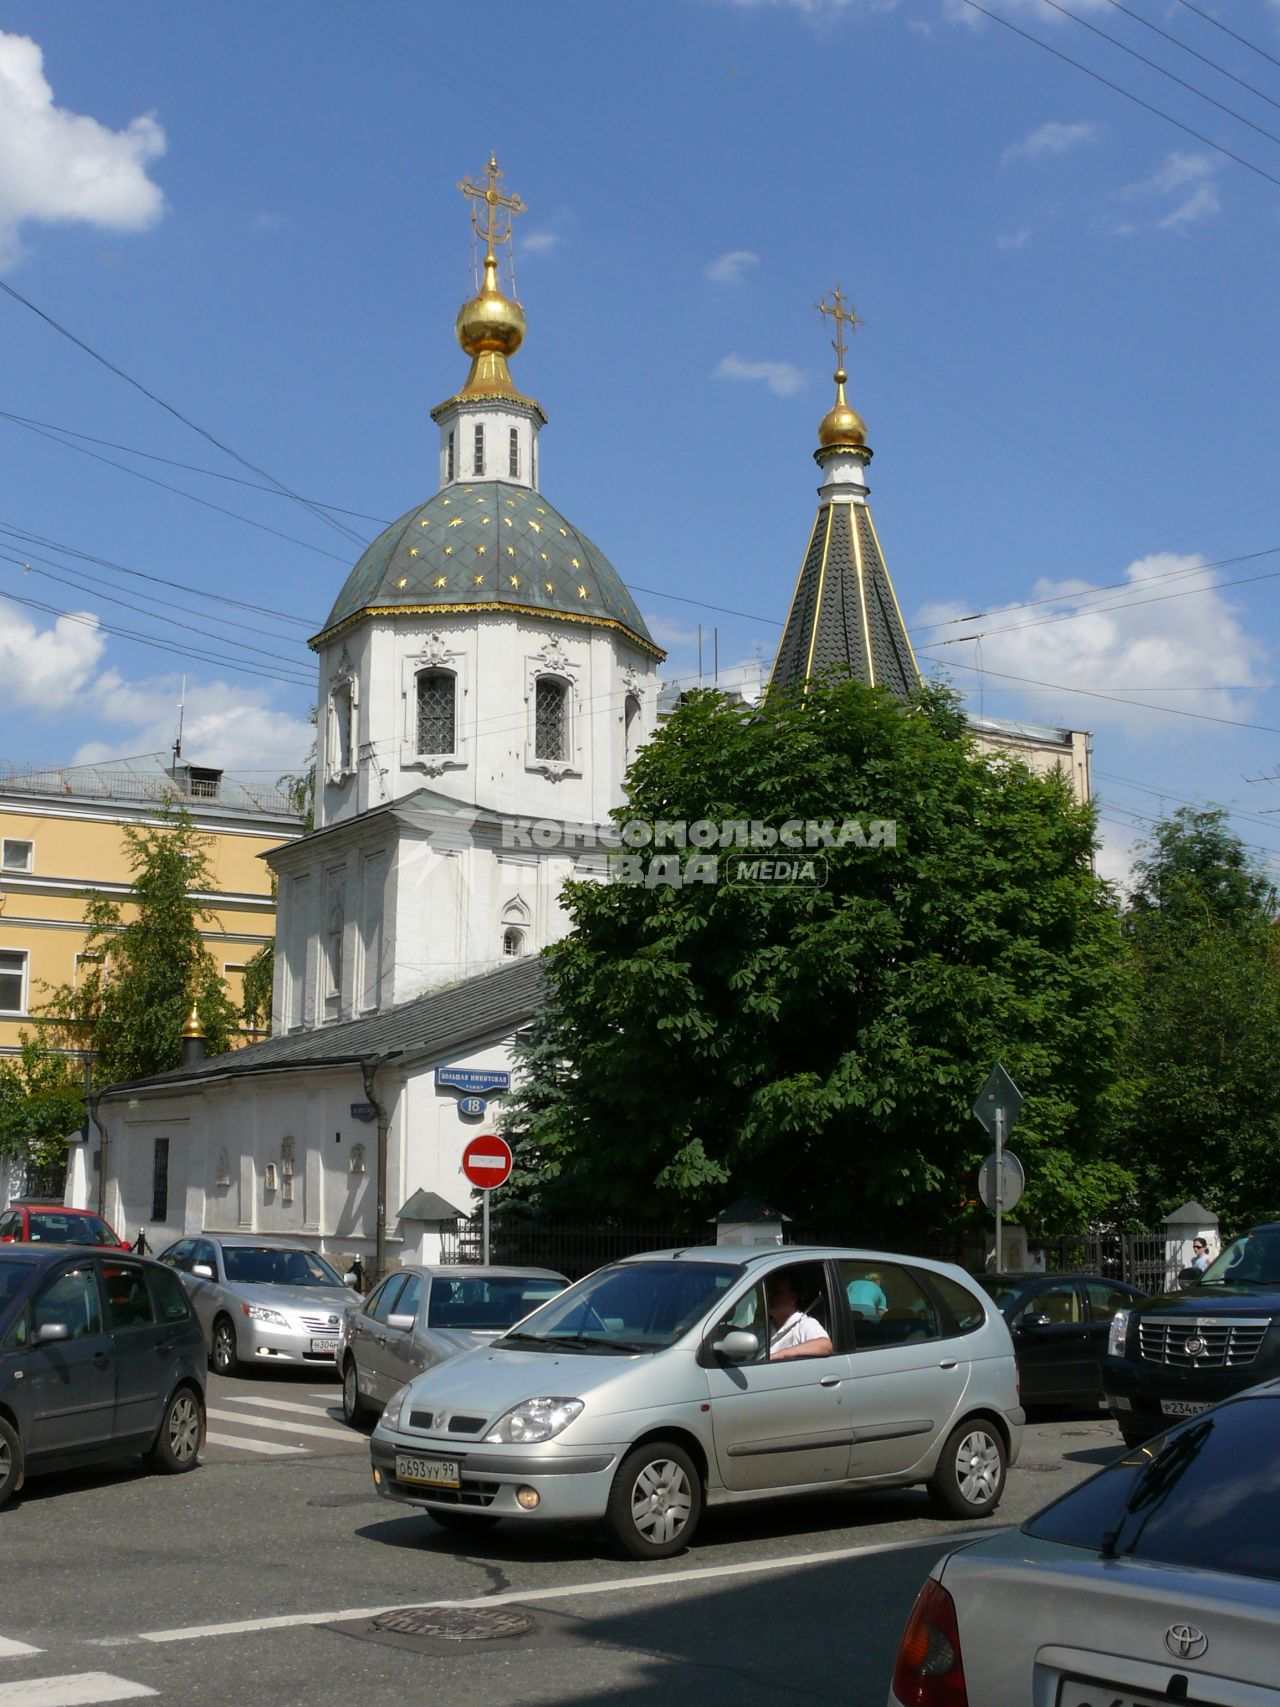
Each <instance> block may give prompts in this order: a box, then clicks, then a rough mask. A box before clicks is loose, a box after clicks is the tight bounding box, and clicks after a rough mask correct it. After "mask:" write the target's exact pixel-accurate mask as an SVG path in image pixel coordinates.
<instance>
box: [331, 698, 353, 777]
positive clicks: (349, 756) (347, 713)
mask: <svg viewBox="0 0 1280 1707" xmlns="http://www.w3.org/2000/svg"><path fill="white" fill-rule="evenodd" d="M355 723H356V712H355V690H354V685H353V683H352V682H351V680H350V678H348V679H347V680H346V681H340V682H338V683H337V684H336V686H335V687H334V689H333V691H332V693H331V694H330V695H329V775H330V777H331V778H332V779H333V781H335V782H341V781H342V779H343V777H345V776H350V775H351V773H352V771H354V770H355V768H356V756H355V755H356V729H355Z"/></svg>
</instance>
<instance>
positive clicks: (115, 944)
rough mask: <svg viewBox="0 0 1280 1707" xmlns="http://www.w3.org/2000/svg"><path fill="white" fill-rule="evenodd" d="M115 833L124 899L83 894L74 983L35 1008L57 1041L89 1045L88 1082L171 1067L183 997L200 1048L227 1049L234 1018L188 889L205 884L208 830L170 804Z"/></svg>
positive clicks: (177, 1059) (201, 913)
mask: <svg viewBox="0 0 1280 1707" xmlns="http://www.w3.org/2000/svg"><path fill="white" fill-rule="evenodd" d="M124 840H125V847H126V851H127V857H128V861H129V866H130V870H131V871H132V873H133V885H132V889H131V891H130V894H129V897H128V900H127V901H125V902H124V903H123V904H119V903H117V902H115V901H110V900H107V899H105V898H104V897H102V896H97V895H95V896H91V897H90V898H89V901H88V904H87V906H86V908H85V924H86V926H87V927H88V928H87V931H86V936H85V947H84V953H85V956H86V957H88V958H86V960H85V961H84V962H83V963H82V964H83V965H84V968H85V969H84V971H83V972H82V974H81V978H80V981H79V985H78V986H77V987H72V986H71V985H69V984H63V985H61V986H59V987H58V988H57V989H55V990H53V991H52V992H51V993H50V996H49V999H48V1002H47V1004H46V1006H45V1010H44V1013H45V1017H46V1020H47V1023H48V1024H49V1026H50V1028H51V1030H52V1033H53V1035H54V1037H55V1038H56V1040H57V1041H58V1042H59V1043H62V1044H64V1045H69V1046H71V1047H73V1048H75V1049H79V1050H92V1052H93V1055H94V1079H95V1082H96V1083H98V1084H116V1083H119V1082H120V1081H121V1080H124V1079H135V1078H141V1077H143V1076H145V1075H146V1074H149V1073H163V1072H166V1071H168V1069H169V1068H171V1067H176V1066H178V1065H179V1064H180V1063H181V1060H182V1027H183V1022H184V1021H185V1019H186V1017H187V1015H188V1013H189V1012H190V1010H191V1003H192V1001H193V1000H194V1001H195V1003H196V1006H197V1009H198V1011H199V1014H200V1021H201V1025H202V1027H203V1030H204V1038H205V1051H206V1053H208V1054H210V1055H216V1054H219V1053H220V1052H221V1051H222V1050H224V1049H228V1048H230V1046H231V1042H232V1038H233V1036H234V1034H235V1030H236V1025H237V1015H236V1011H235V1008H234V1007H233V1005H232V1003H231V1001H230V999H229V998H228V996H227V992H226V988H225V986H224V984H223V982H222V979H221V978H220V977H219V975H218V969H217V967H216V966H215V964H214V961H213V957H212V956H211V955H210V953H209V951H208V949H207V948H206V947H205V945H204V941H203V939H202V937H201V934H200V927H201V925H202V924H205V923H208V922H210V921H211V920H212V917H213V915H212V914H210V913H208V912H207V911H206V910H205V909H204V908H203V907H201V906H200V905H199V903H198V902H196V901H193V900H192V898H191V897H192V895H193V894H194V893H199V892H200V891H201V890H206V891H207V890H209V889H211V888H212V887H213V875H212V872H211V870H210V866H209V860H208V853H207V851H206V850H207V846H208V838H207V837H204V836H201V835H200V834H199V833H198V831H197V830H196V828H195V826H194V824H193V823H192V821H191V819H190V818H189V817H188V816H187V815H186V814H185V813H178V814H175V815H173V816H171V817H168V818H167V819H166V820H165V821H164V822H163V823H161V824H159V825H157V826H155V827H153V828H138V827H136V826H132V825H131V826H129V827H128V828H127V829H126V830H125V832H124Z"/></svg>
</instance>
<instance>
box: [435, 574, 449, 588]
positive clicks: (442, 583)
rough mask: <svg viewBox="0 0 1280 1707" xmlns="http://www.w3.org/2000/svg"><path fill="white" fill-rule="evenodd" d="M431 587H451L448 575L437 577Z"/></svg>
mask: <svg viewBox="0 0 1280 1707" xmlns="http://www.w3.org/2000/svg"><path fill="white" fill-rule="evenodd" d="M431 585H432V586H433V587H447V586H448V585H449V577H448V576H447V575H437V576H436V578H435V580H434V581H433V582H432V583H431Z"/></svg>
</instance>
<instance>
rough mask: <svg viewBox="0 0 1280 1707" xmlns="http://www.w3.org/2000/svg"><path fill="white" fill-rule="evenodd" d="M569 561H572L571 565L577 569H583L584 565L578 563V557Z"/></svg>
mask: <svg viewBox="0 0 1280 1707" xmlns="http://www.w3.org/2000/svg"><path fill="white" fill-rule="evenodd" d="M569 561H570V563H572V564H573V566H574V568H575V569H581V567H582V565H581V563H579V562H578V559H577V558H576V557H571V558H570V559H569Z"/></svg>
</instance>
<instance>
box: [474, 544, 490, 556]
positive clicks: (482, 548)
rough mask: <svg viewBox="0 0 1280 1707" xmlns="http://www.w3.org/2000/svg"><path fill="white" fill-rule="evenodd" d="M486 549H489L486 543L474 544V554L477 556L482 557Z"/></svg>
mask: <svg viewBox="0 0 1280 1707" xmlns="http://www.w3.org/2000/svg"><path fill="white" fill-rule="evenodd" d="M488 549H489V547H488V546H487V545H477V546H476V556H477V557H483V556H484V554H485V552H486V551H487V550H488Z"/></svg>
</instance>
